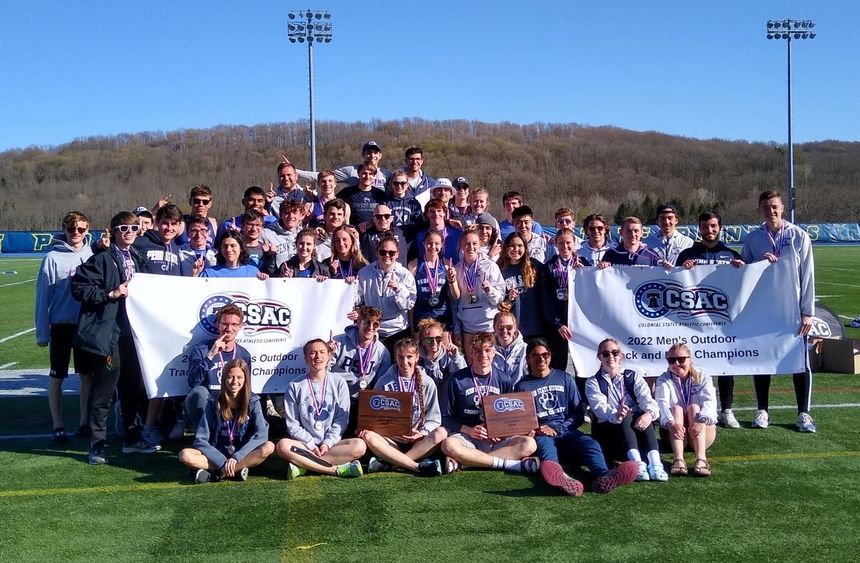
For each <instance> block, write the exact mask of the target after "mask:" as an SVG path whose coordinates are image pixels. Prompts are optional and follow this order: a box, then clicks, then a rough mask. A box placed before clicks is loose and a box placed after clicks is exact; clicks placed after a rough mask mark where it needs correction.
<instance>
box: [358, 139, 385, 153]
mask: <svg viewBox="0 0 860 563" xmlns="http://www.w3.org/2000/svg"><path fill="white" fill-rule="evenodd" d="M367 151H377V152H382V147H380V146H379V144H377V142H376V141H367V142H366V143H364V146H363V147H361V152H367Z"/></svg>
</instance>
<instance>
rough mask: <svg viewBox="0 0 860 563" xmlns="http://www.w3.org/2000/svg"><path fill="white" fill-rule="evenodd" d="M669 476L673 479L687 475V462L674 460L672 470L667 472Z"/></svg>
mask: <svg viewBox="0 0 860 563" xmlns="http://www.w3.org/2000/svg"><path fill="white" fill-rule="evenodd" d="M669 474H671V475H672V476H673V477H683V476H684V475H686V474H687V462H685V461H684V460H683V459H676V460H675V461H674V462H673V463H672V468H671V469H670V470H669Z"/></svg>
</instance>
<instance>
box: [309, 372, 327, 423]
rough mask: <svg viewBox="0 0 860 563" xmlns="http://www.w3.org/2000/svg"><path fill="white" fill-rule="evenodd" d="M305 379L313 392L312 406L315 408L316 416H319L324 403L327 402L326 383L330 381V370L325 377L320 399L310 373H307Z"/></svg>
mask: <svg viewBox="0 0 860 563" xmlns="http://www.w3.org/2000/svg"><path fill="white" fill-rule="evenodd" d="M305 381H306V382H307V384H308V390H309V391H310V392H311V406H312V408H313V409H314V416H316V417H319V414H320V413H321V412H322V408H323V403H324V402H325V385H326V382H327V381H328V372H326V374H325V376H324V377H323V381H322V388H320V398H319V401H317V396H316V393H314V386H313V384H311V378H310V376H309V375H305Z"/></svg>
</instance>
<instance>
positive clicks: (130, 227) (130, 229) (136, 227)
mask: <svg viewBox="0 0 860 563" xmlns="http://www.w3.org/2000/svg"><path fill="white" fill-rule="evenodd" d="M113 230H115V231H119V232H121V233H127V232H132V233H136V232H137V231H139V230H140V225H117V226H116V227H114V228H113Z"/></svg>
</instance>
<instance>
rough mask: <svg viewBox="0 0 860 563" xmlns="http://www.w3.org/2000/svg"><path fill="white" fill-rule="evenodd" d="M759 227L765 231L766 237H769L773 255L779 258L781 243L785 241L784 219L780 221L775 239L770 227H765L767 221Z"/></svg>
mask: <svg viewBox="0 0 860 563" xmlns="http://www.w3.org/2000/svg"><path fill="white" fill-rule="evenodd" d="M761 228H762V230H763V231H764V232H765V233H767V238H769V239H770V244H771V245H772V246H773V255H774V256H776V257H777V258H779V255H780V253H781V252H782V244H783V242H784V241H785V221H783V222H782V225H780V227H779V231H777V232H776V238H775V239H774V237H773V235H772V234H771V232H770V229H768V228H767V223H764V224H762V226H761Z"/></svg>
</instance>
